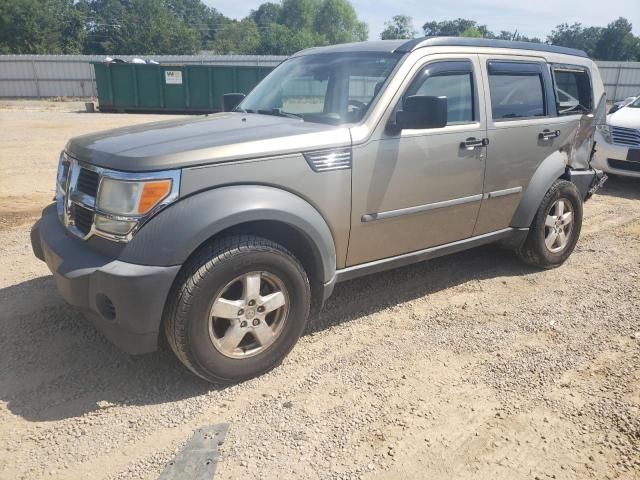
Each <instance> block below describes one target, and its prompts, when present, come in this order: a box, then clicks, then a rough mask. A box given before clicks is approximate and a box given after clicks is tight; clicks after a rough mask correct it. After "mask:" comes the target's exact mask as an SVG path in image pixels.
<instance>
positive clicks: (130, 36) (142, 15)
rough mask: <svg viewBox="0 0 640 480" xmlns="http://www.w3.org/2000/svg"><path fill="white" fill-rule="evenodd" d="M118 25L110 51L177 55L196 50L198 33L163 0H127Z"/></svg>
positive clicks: (197, 49) (197, 47)
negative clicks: (171, 10)
mask: <svg viewBox="0 0 640 480" xmlns="http://www.w3.org/2000/svg"><path fill="white" fill-rule="evenodd" d="M119 25H120V28H118V29H117V32H118V35H117V36H116V37H115V38H114V41H113V45H112V48H113V51H112V52H110V53H115V54H129V55H131V54H141V55H154V54H155V55H162V54H176V55H180V54H193V53H196V52H197V51H199V50H200V39H199V35H198V32H196V31H195V30H194V29H192V28H190V27H187V26H186V25H185V24H184V23H183V22H182V21H181V20H180V19H179V18H178V17H177V16H175V15H174V14H173V13H171V12H170V11H169V9H168V8H167V7H166V4H165V3H164V1H163V0H128V1H127V4H126V8H125V10H124V12H123V15H122V18H121V21H120V24H119Z"/></svg>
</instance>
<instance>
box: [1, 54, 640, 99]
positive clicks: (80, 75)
mask: <svg viewBox="0 0 640 480" xmlns="http://www.w3.org/2000/svg"><path fill="white" fill-rule="evenodd" d="M114 57H115V58H122V59H124V60H130V59H132V58H135V55H114ZM104 58H105V57H104V56H102V55H0V97H36V98H37V97H94V96H96V83H95V77H94V72H93V68H92V67H91V63H90V62H99V61H102V60H104ZM144 58H146V57H144ZM149 58H152V59H153V60H155V61H157V62H160V63H168V64H172V63H173V64H190V65H192V64H208V65H250V66H276V65H278V64H279V63H280V62H282V61H283V60H284V59H285V58H286V57H281V56H257V55H158V56H153V57H149ZM597 63H598V67H599V69H600V74H601V75H602V80H603V82H604V85H605V89H606V91H607V98H608V99H609V100H612V101H617V100H622V99H624V98H626V97H629V96H632V95H638V94H640V62H597Z"/></svg>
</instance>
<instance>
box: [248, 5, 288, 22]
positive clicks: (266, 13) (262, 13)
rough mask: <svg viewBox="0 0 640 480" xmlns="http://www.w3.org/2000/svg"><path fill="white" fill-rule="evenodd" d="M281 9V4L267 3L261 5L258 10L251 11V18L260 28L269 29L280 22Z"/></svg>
mask: <svg viewBox="0 0 640 480" xmlns="http://www.w3.org/2000/svg"><path fill="white" fill-rule="evenodd" d="M281 9H282V8H281V7H280V4H278V3H272V2H267V3H263V4H262V5H260V6H259V7H258V9H257V10H251V13H250V14H249V16H250V17H251V19H252V20H253V21H254V22H256V25H258V27H267V26H268V25H270V24H272V23H277V22H278V19H279V18H280V10H281Z"/></svg>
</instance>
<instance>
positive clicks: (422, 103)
mask: <svg viewBox="0 0 640 480" xmlns="http://www.w3.org/2000/svg"><path fill="white" fill-rule="evenodd" d="M446 124H447V97H427V96H422V95H412V96H410V97H407V98H406V99H405V101H404V104H403V105H402V110H400V111H399V112H398V113H397V114H396V124H395V127H396V130H405V129H422V128H442V127H444V126H445V125H446Z"/></svg>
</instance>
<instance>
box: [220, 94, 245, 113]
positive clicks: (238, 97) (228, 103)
mask: <svg viewBox="0 0 640 480" xmlns="http://www.w3.org/2000/svg"><path fill="white" fill-rule="evenodd" d="M244 97H245V95H244V93H225V94H224V95H223V96H222V111H223V112H230V111H231V110H233V109H234V108H236V107H237V106H238V105H240V102H241V101H242V100H244Z"/></svg>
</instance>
